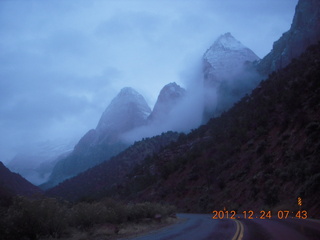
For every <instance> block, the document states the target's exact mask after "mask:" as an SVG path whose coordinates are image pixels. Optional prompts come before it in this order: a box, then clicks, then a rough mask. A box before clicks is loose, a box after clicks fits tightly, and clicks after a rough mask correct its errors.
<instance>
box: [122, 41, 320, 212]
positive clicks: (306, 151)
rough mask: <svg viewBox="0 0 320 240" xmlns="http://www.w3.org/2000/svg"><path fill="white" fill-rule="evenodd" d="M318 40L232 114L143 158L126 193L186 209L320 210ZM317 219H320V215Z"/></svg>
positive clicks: (319, 73) (262, 84)
mask: <svg viewBox="0 0 320 240" xmlns="http://www.w3.org/2000/svg"><path fill="white" fill-rule="evenodd" d="M319 79H320V44H318V45H317V46H312V47H310V48H309V49H308V51H307V52H306V53H305V54H304V55H303V56H302V57H300V58H299V59H295V60H294V61H293V62H292V63H291V64H290V65H289V66H288V67H287V68H285V69H283V70H280V71H278V72H274V73H273V74H271V75H270V76H269V78H268V79H267V80H265V81H263V82H261V84H260V85H259V86H258V87H257V88H256V89H255V90H254V91H253V92H252V94H251V95H249V96H248V95H247V96H246V97H244V98H243V99H242V100H241V101H240V102H238V103H237V104H236V105H235V106H234V107H233V108H232V109H231V110H230V111H228V112H225V113H224V114H222V116H221V117H218V118H214V119H211V120H210V122H209V123H208V124H207V125H204V126H202V127H200V128H199V129H197V130H195V131H193V132H192V133H190V134H189V135H186V136H183V135H181V136H180V138H179V140H178V141H177V142H176V143H175V144H174V145H171V146H170V147H168V148H166V149H164V150H163V151H161V152H160V153H159V154H157V155H156V156H154V157H153V158H152V159H147V160H145V162H144V163H142V164H141V165H140V167H137V168H136V170H135V172H131V173H130V174H129V176H130V177H129V178H128V179H127V181H126V183H125V184H124V185H125V186H126V188H125V189H126V190H124V191H123V192H122V193H123V195H122V196H123V197H127V196H128V192H129V189H132V188H133V187H134V186H136V185H137V184H139V183H140V182H145V181H143V179H146V178H149V177H150V176H152V177H153V182H150V181H149V186H145V187H144V188H143V190H141V191H140V192H139V193H137V194H132V195H131V196H130V197H129V199H135V200H149V201H164V202H169V203H173V204H175V205H176V206H177V207H178V208H180V210H181V211H192V212H208V211H212V210H214V209H216V210H220V209H223V208H224V207H226V208H227V209H230V210H231V209H242V210H261V209H266V208H268V209H269V208H272V209H275V208H278V209H284V208H294V207H295V206H296V199H297V197H299V196H300V197H302V198H303V199H304V204H305V205H304V208H305V209H307V210H309V211H310V214H313V215H314V214H315V213H316V212H317V214H318V215H319V210H320V201H319V196H318V193H319V190H320V184H319V183H320V163H319V156H320V137H319V136H320V115H319V109H320V81H319ZM318 217H319V216H318Z"/></svg>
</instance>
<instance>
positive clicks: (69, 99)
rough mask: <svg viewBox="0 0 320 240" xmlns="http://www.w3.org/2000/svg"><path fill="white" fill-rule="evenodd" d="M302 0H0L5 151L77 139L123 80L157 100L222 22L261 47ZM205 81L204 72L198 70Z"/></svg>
mask: <svg viewBox="0 0 320 240" xmlns="http://www.w3.org/2000/svg"><path fill="white" fill-rule="evenodd" d="M297 2H298V0H259V1H257V0H237V1H235V0H223V1H221V0H208V1H206V0H180V1H178V0H167V1H153V0H140V1H137V0H130V1H129V0H128V1H124V0H110V1H108V0H101V1H92V0H86V1H85V0H67V1H58V0H52V1H44V0H39V1H32V0H29V1H27V0H21V1H18V0H2V1H0V161H4V162H8V161H9V159H10V158H12V157H13V156H14V155H15V154H16V153H18V152H22V151H27V150H28V151H34V148H35V147H36V146H37V145H38V144H39V143H40V142H44V141H50V142H52V143H58V142H63V143H65V142H69V141H71V142H72V143H75V142H76V141H77V140H79V138H80V137H81V136H82V135H83V134H84V133H85V132H87V131H88V130H89V129H91V128H95V127H96V125H97V123H98V121H99V118H100V116H101V114H102V112H103V111H104V109H105V108H106V107H107V105H108V104H109V103H110V101H111V99H112V98H113V97H114V96H115V95H116V94H117V93H118V92H119V91H120V89H121V88H122V87H125V86H130V87H133V88H135V89H136V90H137V91H138V92H140V93H141V94H142V95H143V96H144V97H145V98H146V100H147V102H148V103H149V105H150V107H153V105H154V103H155V101H156V99H157V95H158V93H159V91H160V90H161V88H162V87H163V86H164V85H165V84H167V83H169V82H177V83H178V84H180V85H182V86H184V87H186V82H185V81H186V79H185V78H186V75H188V73H191V72H192V71H193V68H196V66H198V63H199V61H200V59H201V56H202V55H203V54H204V52H205V51H206V50H207V49H208V48H209V47H210V45H211V44H212V43H213V42H214V40H215V39H216V38H217V37H218V36H219V35H221V34H224V33H225V32H231V33H232V35H233V36H234V37H235V38H237V39H238V40H239V41H240V42H242V43H243V44H244V45H246V46H247V47H249V48H251V49H252V50H253V51H254V52H255V53H256V54H257V55H258V56H259V57H264V56H265V55H266V54H267V53H268V52H269V51H270V50H271V48H272V44H273V42H274V41H275V40H277V39H278V38H279V37H280V36H281V35H282V33H283V32H285V31H287V30H288V29H289V28H290V25H291V21H292V18H293V15H294V9H295V6H296V4H297ZM199 81H201V80H199Z"/></svg>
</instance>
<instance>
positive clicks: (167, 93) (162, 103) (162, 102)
mask: <svg viewBox="0 0 320 240" xmlns="http://www.w3.org/2000/svg"><path fill="white" fill-rule="evenodd" d="M185 94H186V90H185V89H184V88H182V87H180V86H179V85H178V84H176V83H175V82H173V83H169V84H167V85H165V86H164V87H163V88H162V89H161V91H160V94H159V96H158V99H157V102H156V104H155V106H154V108H153V111H152V113H151V114H150V116H149V119H152V120H154V119H155V118H162V117H163V116H165V115H166V114H168V113H169V112H170V111H171V110H172V109H173V108H174V106H175V105H176V104H177V103H178V102H179V101H180V100H181V99H182V98H183V97H184V96H185Z"/></svg>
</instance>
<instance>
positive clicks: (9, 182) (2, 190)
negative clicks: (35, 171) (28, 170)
mask: <svg viewBox="0 0 320 240" xmlns="http://www.w3.org/2000/svg"><path fill="white" fill-rule="evenodd" d="M41 193H42V191H41V190H40V189H39V188H37V187H36V186H34V185H32V184H31V183H30V182H28V181H27V180H26V179H24V178H23V177H21V176H20V175H19V174H17V173H13V172H11V171H10V170H9V169H8V168H6V166H4V164H3V163H2V162H0V203H1V202H2V200H4V199H6V198H10V197H12V196H15V195H22V196H33V195H37V194H41Z"/></svg>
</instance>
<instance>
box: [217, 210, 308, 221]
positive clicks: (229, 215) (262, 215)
mask: <svg viewBox="0 0 320 240" xmlns="http://www.w3.org/2000/svg"><path fill="white" fill-rule="evenodd" d="M212 213H213V216H212V219H271V218H278V219H288V218H297V219H307V218H308V212H307V211H306V210H299V211H296V212H293V211H289V210H279V211H277V212H272V211H264V210H261V211H260V212H255V211H252V210H249V211H242V212H237V211H234V210H231V211H223V210H220V211H217V210H214V211H212Z"/></svg>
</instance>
